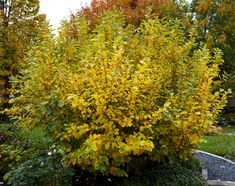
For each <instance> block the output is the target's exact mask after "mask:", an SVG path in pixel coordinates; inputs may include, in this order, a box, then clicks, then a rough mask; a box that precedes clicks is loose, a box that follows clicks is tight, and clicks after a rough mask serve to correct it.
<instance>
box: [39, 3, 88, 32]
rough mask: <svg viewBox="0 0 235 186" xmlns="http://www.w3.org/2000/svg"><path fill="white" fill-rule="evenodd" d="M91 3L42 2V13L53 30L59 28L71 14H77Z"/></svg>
mask: <svg viewBox="0 0 235 186" xmlns="http://www.w3.org/2000/svg"><path fill="white" fill-rule="evenodd" d="M90 2H91V0H40V7H41V9H40V12H41V13H45V14H46V15H47V19H48V20H50V23H51V24H52V25H53V28H58V26H59V23H60V21H61V20H62V19H63V18H68V16H69V15H70V12H75V11H76V10H78V9H81V7H82V6H85V5H86V4H88V5H89V3H90Z"/></svg>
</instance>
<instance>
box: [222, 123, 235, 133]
mask: <svg viewBox="0 0 235 186" xmlns="http://www.w3.org/2000/svg"><path fill="white" fill-rule="evenodd" d="M224 131H225V134H226V133H234V135H235V125H230V126H226V127H224Z"/></svg>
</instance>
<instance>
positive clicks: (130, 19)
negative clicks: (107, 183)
mask: <svg viewBox="0 0 235 186" xmlns="http://www.w3.org/2000/svg"><path fill="white" fill-rule="evenodd" d="M148 7H151V8H152V12H153V13H155V14H156V15H157V16H159V17H165V16H169V17H171V18H172V17H176V16H179V10H178V8H179V7H177V4H176V3H175V1H174V0H92V1H91V5H90V6H89V7H85V8H83V9H82V11H81V13H82V14H84V15H85V16H86V17H87V18H88V20H90V24H91V26H94V25H95V24H96V23H97V21H98V20H99V19H100V17H101V16H102V14H103V12H105V11H107V10H112V9H113V8H117V9H119V10H122V11H123V13H124V15H125V19H126V22H127V23H131V24H134V25H139V24H140V22H141V21H142V20H143V19H144V18H145V15H146V13H147V8H148Z"/></svg>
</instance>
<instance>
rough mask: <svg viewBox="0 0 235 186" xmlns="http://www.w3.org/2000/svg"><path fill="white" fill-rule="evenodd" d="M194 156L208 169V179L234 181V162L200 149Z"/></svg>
mask: <svg viewBox="0 0 235 186" xmlns="http://www.w3.org/2000/svg"><path fill="white" fill-rule="evenodd" d="M222 148H223V147H222ZM195 156H196V158H198V159H199V161H200V162H201V163H202V165H203V167H204V168H206V169H207V170H208V180H221V181H235V162H233V161H229V160H226V159H224V158H222V157H219V156H215V155H212V154H209V153H204V152H201V151H198V152H197V153H196V154H195Z"/></svg>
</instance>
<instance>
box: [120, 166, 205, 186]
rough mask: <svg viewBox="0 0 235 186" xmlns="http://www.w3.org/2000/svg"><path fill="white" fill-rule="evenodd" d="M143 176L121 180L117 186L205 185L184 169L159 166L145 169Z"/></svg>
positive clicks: (198, 177) (200, 179) (201, 179)
mask: <svg viewBox="0 0 235 186" xmlns="http://www.w3.org/2000/svg"><path fill="white" fill-rule="evenodd" d="M144 170H145V171H144V173H143V175H142V176H141V177H140V176H132V177H130V178H125V179H123V182H121V183H120V184H117V185H120V186H121V185H123V186H148V185H149V186H150V185H153V186H162V185H164V186H172V185H174V186H182V185H185V186H206V185H207V184H206V183H205V181H204V180H203V178H202V177H200V176H199V175H198V174H196V173H195V172H192V171H190V170H189V169H186V168H184V167H179V166H172V165H161V166H157V167H152V168H145V169H144Z"/></svg>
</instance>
